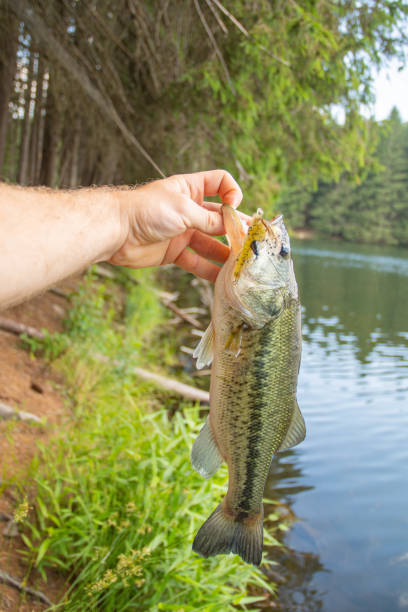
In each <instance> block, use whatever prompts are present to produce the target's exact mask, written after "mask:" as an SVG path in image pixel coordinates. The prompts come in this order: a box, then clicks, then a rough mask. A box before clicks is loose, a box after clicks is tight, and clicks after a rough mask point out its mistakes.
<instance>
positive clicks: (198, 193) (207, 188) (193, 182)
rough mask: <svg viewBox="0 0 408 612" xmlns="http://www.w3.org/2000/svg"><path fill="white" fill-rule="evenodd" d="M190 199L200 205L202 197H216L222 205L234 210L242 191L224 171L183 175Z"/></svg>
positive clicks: (239, 200)
mask: <svg viewBox="0 0 408 612" xmlns="http://www.w3.org/2000/svg"><path fill="white" fill-rule="evenodd" d="M180 178H183V179H184V181H185V182H186V184H187V187H188V189H189V191H190V197H191V199H192V200H194V201H195V202H198V203H199V204H201V203H202V202H203V199H204V196H215V195H218V196H220V198H221V201H222V202H223V204H229V205H230V206H233V207H234V208H236V207H237V206H239V205H240V203H241V200H242V191H241V188H240V186H239V185H238V183H237V182H236V180H235V179H234V178H233V177H232V176H231V174H230V173H229V172H227V171H226V170H207V171H206V172H195V173H194V174H183V175H182V176H181V177H180Z"/></svg>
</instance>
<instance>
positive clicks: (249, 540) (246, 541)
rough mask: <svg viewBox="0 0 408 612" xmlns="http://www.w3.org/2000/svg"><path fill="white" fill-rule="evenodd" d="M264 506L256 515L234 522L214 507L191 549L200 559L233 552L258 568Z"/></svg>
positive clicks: (260, 555)
mask: <svg viewBox="0 0 408 612" xmlns="http://www.w3.org/2000/svg"><path fill="white" fill-rule="evenodd" d="M262 540H263V507H262V510H261V511H260V513H259V514H258V515H256V516H250V517H246V518H244V519H242V520H239V521H238V520H234V519H233V518H229V517H228V516H226V514H225V513H224V510H223V508H222V504H219V506H217V507H216V509H215V510H214V512H213V513H212V514H211V516H210V517H209V518H208V519H207V520H206V521H205V523H204V525H202V526H201V527H200V529H199V531H198V533H197V535H196V537H195V539H194V542H193V550H194V552H196V553H198V554H199V555H201V556H202V557H212V556H213V555H219V554H227V553H229V552H232V553H235V554H237V555H239V556H240V557H241V559H242V560H243V561H245V562H246V563H252V564H253V565H260V563H261V560H262Z"/></svg>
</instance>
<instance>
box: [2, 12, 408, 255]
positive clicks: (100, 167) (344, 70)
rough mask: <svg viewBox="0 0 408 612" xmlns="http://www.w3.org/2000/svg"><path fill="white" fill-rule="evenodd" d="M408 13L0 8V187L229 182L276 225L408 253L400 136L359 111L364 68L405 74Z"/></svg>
mask: <svg viewBox="0 0 408 612" xmlns="http://www.w3.org/2000/svg"><path fill="white" fill-rule="evenodd" d="M407 12H408V8H407V6H406V4H405V3H404V2H389V1H379V2H375V3H374V2H363V3H360V2H353V1H347V2H346V1H344V2H332V1H330V0H320V1H316V0H308V1H304V2H295V1H294V0H291V1H289V2H283V1H278V2H274V3H272V4H271V3H270V2H267V1H266V0H258V1H253V2H247V1H245V2H244V1H243V0H234V1H233V2H229V3H228V6H226V5H224V4H222V3H221V2H220V1H219V0H205V1H202V0H201V1H199V0H192V1H191V2H183V3H178V2H170V1H169V0H155V1H149V2H139V1H137V0H121V1H120V2H117V3H115V5H114V6H112V3H110V2H106V1H104V0H99V1H98V2H91V3H87V2H80V1H75V0H58V1H57V0H53V1H52V2H46V1H45V0H37V1H36V2H34V3H33V2H29V1H28V0H18V1H16V2H14V1H13V2H11V1H8V0H2V1H1V2H0V31H1V37H0V176H1V177H2V179H3V180H7V181H11V182H18V183H20V184H22V185H47V186H51V187H63V188H67V187H76V186H87V185H98V184H124V183H126V184H137V183H138V182H141V181H146V180H148V179H152V178H156V177H159V176H163V175H170V174H174V173H177V172H186V171H195V170H201V169H205V168H210V167H217V166H218V167H225V168H226V169H228V170H229V171H230V172H231V173H232V174H233V175H234V176H236V177H237V179H238V180H239V181H240V183H241V185H242V187H243V190H244V193H245V203H244V206H245V207H246V208H247V209H249V210H254V209H255V208H256V207H257V206H259V205H261V206H263V207H264V208H265V209H266V210H267V211H268V212H270V213H272V211H274V210H275V209H276V206H277V204H276V202H277V200H279V198H281V200H280V203H279V208H281V209H282V210H283V212H284V213H285V214H286V216H287V222H288V224H289V226H291V227H292V228H296V227H299V226H302V227H310V228H313V229H315V230H317V231H319V232H323V233H325V234H328V235H334V236H337V237H342V238H344V239H346V240H363V241H369V242H386V243H391V244H406V242H407V231H408V230H407V226H406V223H407V221H406V219H407V214H408V213H407V210H406V208H407V205H406V199H404V198H406V196H405V193H406V190H404V189H403V182H404V178H403V176H404V167H405V168H406V159H407V158H406V155H407V153H406V148H405V149H404V137H405V136H404V135H406V129H405V127H404V126H402V125H401V123H400V122H398V119H397V117H396V116H393V117H392V118H390V120H389V121H386V122H384V125H378V124H377V123H376V122H375V121H373V120H369V119H366V118H364V117H363V116H362V115H361V113H360V107H361V105H362V104H369V103H370V102H372V100H373V98H372V93H371V86H372V71H373V68H374V67H379V66H381V65H382V63H383V62H385V61H387V60H388V59H390V58H395V57H397V58H400V60H401V63H402V62H403V58H404V43H405V42H406V33H405V29H404V24H405V23H406V21H405V20H406V17H407ZM338 107H341V108H342V109H343V110H344V117H345V118H344V122H339V121H338V120H336V113H335V109H336V108H338ZM390 154H391V157H392V159H391V157H390ZM404 164H405V166H404ZM374 184H376V185H377V188H375V187H374ZM317 185H318V186H319V187H318V190H317V191H315V189H316V187H317ZM353 185H354V187H353ZM373 190H375V191H376V193H377V195H376V196H375V197H373ZM380 191H381V195H380ZM282 192H283V193H282ZM345 194H347V197H345ZM385 208H386V209H387V211H386V214H385V215H384V209H385ZM388 208H390V210H388ZM378 215H380V216H382V217H385V219H384V222H383V223H382V224H381V227H380V226H379V225H378V224H376V223H375V221H374V225H376V228H374V227H373V221H372V220H373V219H374V220H375V219H376V218H377V216H378ZM356 224H357V225H356ZM360 225H361V227H360ZM357 226H358V227H357Z"/></svg>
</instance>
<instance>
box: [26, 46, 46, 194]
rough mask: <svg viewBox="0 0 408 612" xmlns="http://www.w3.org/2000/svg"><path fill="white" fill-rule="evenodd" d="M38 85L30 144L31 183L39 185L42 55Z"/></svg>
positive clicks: (42, 97) (39, 59)
mask: <svg viewBox="0 0 408 612" xmlns="http://www.w3.org/2000/svg"><path fill="white" fill-rule="evenodd" d="M36 81H37V85H36V88H35V101H34V113H33V123H32V129H31V142H30V170H29V182H30V184H31V185H37V184H38V181H39V171H40V167H41V144H42V143H41V140H42V138H41V134H42V124H43V120H42V112H41V111H42V108H43V101H44V61H43V59H42V57H41V55H40V54H38V55H37V75H36Z"/></svg>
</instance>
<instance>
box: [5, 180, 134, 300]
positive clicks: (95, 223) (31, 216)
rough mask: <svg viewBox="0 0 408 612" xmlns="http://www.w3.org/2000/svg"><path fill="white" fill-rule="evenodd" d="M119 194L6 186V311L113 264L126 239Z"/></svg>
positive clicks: (100, 190)
mask: <svg viewBox="0 0 408 612" xmlns="http://www.w3.org/2000/svg"><path fill="white" fill-rule="evenodd" d="M117 193H118V192H117V191H115V190H110V189H108V188H96V189H81V190H76V191H56V190H47V189H26V188H24V189H23V188H19V187H15V186H9V185H5V184H2V183H0V308H4V307H7V306H10V305H13V304H15V303H18V302H20V301H22V300H24V299H26V298H28V297H30V296H32V295H34V294H36V293H38V292H40V291H42V290H44V289H46V288H47V287H49V286H50V285H52V284H53V283H56V282H58V281H60V280H62V279H64V278H66V277H68V276H71V275H73V274H76V273H79V272H81V271H83V270H84V269H86V268H87V267H88V266H89V265H91V264H93V263H96V262H98V261H103V260H106V259H109V258H110V257H111V255H112V253H114V252H115V250H117V249H118V248H119V247H120V245H121V241H122V242H123V240H124V234H123V232H124V230H123V224H122V223H121V213H120V207H119V201H118V198H117Z"/></svg>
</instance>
